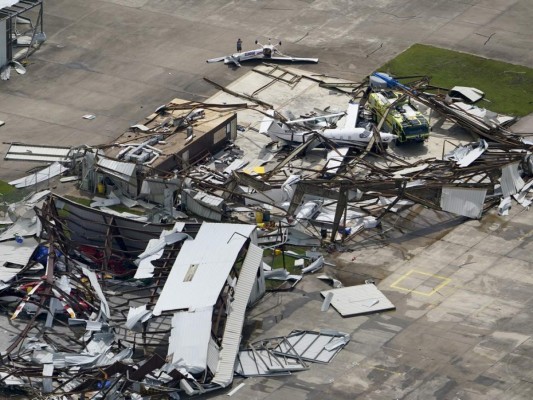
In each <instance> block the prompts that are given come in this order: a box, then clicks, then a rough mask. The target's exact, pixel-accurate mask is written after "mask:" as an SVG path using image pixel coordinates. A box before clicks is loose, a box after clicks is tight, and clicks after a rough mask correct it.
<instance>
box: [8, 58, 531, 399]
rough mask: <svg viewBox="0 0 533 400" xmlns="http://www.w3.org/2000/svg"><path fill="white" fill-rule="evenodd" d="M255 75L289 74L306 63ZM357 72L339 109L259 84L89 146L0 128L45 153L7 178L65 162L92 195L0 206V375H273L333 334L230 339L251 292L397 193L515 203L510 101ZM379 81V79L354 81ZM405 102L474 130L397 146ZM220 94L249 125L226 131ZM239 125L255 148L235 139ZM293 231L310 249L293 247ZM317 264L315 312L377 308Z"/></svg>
mask: <svg viewBox="0 0 533 400" xmlns="http://www.w3.org/2000/svg"><path fill="white" fill-rule="evenodd" d="M258 68H263V69H262V70H261V71H262V72H261V73H262V74H263V75H265V70H264V68H267V67H258ZM268 68H270V67H268ZM281 70H282V69H281V68H278V67H276V69H275V71H276V73H279V72H280V71H281ZM272 71H274V70H272ZM269 73H270V72H269ZM291 73H292V72H291ZM272 74H273V72H272ZM283 74H285V73H283ZM266 75H267V76H268V74H266ZM283 76H285V75H283ZM272 79H273V81H275V82H276V83H278V84H286V85H289V86H290V87H291V88H292V87H293V86H294V85H295V84H298V82H301V81H303V80H304V79H311V78H308V77H307V78H304V77H302V76H300V77H298V79H280V78H279V76H277V75H276V76H274V75H272ZM313 79H314V80H316V78H313ZM262 82H263V81H262ZM369 82H370V84H368V82H367V84H366V85H364V86H361V85H354V86H353V87H354V88H356V90H355V91H354V92H350V93H349V95H350V99H349V101H346V102H345V103H346V112H342V111H341V112H337V111H335V110H321V111H317V110H314V111H313V112H312V113H309V114H307V115H301V118H300V117H294V116H293V115H291V114H288V113H286V112H285V113H282V112H281V111H286V110H280V106H279V105H272V104H268V103H266V102H265V101H263V100H260V99H258V98H256V97H254V96H255V95H256V94H258V93H260V92H261V91H262V90H266V89H267V88H269V87H270V86H271V85H265V86H263V87H260V88H258V89H257V90H256V91H255V92H253V93H254V95H252V96H250V95H244V94H239V93H237V92H236V91H235V90H229V89H225V88H222V89H224V91H225V92H226V93H225V94H227V95H230V96H232V98H241V99H244V101H245V102H244V103H238V102H233V104H229V103H228V102H226V101H219V102H214V101H212V102H206V103H200V102H187V101H184V100H179V99H174V100H173V101H172V102H170V103H168V104H166V105H164V106H161V107H159V108H158V109H157V110H156V111H155V112H154V113H153V114H152V115H150V116H148V117H147V118H146V120H145V121H144V122H143V123H141V124H137V125H134V126H132V127H131V128H130V129H129V130H128V132H126V133H124V135H122V136H121V137H120V138H119V139H118V140H117V141H116V142H115V143H112V144H106V145H102V146H97V147H94V148H90V147H87V146H81V147H78V148H61V147H49V146H36V145H31V146H30V145H24V144H12V145H11V147H10V149H9V151H8V154H7V156H6V158H8V159H13V160H22V159H23V160H34V161H40V162H47V163H49V164H50V165H49V166H48V167H47V168H45V169H43V170H41V171H39V172H36V173H34V174H31V175H29V176H27V177H25V178H21V179H18V180H15V181H12V182H10V183H11V184H12V185H13V186H15V187H17V188H27V187H34V188H39V187H40V186H42V185H43V184H46V183H47V182H48V181H49V180H50V179H51V178H53V177H56V176H59V175H62V174H64V173H68V174H69V175H68V176H66V177H63V178H62V179H63V181H65V182H66V181H71V180H76V181H78V182H79V188H80V189H81V190H82V191H86V192H90V193H91V194H93V195H95V194H96V195H97V196H93V197H92V201H91V204H90V207H87V206H83V205H81V204H78V203H76V202H74V201H71V200H69V199H67V198H65V197H60V196H58V195H57V194H52V193H50V192H49V191H44V192H39V193H37V194H34V195H32V196H31V197H28V198H26V199H24V200H23V201H22V202H20V203H17V204H14V205H12V206H11V207H10V209H9V213H8V214H9V217H10V221H7V225H9V226H8V227H7V229H6V230H4V232H2V234H1V235H0V248H1V251H0V253H2V255H1V257H3V258H2V261H3V263H2V264H1V265H0V280H1V286H0V301H2V304H4V307H5V309H6V310H7V312H8V313H9V314H10V315H11V327H10V329H11V328H13V329H15V330H16V331H15V333H16V334H15V338H14V341H13V342H12V343H10V344H9V346H8V348H7V350H6V351H5V352H3V353H2V360H3V364H2V367H1V368H0V384H3V385H4V386H9V387H11V388H20V389H22V390H24V391H26V392H28V393H31V394H34V395H41V394H46V395H67V394H68V395H70V394H73V393H85V394H87V393H92V394H93V395H94V397H93V398H110V399H113V398H117V399H119V398H124V397H125V396H141V395H142V396H150V395H160V394H166V395H168V396H170V397H173V398H178V396H179V394H187V395H196V394H202V393H206V392H210V391H212V390H217V389H221V388H226V387H228V386H229V385H231V383H232V381H233V377H234V374H235V373H236V374H237V375H240V376H258V375H272V376H277V375H280V374H287V373H291V372H295V371H300V370H305V369H306V368H308V363H310V362H311V363H313V362H319V363H320V362H321V363H327V362H329V361H330V360H331V359H332V358H333V357H334V356H335V354H337V352H338V351H339V350H340V349H342V348H343V347H344V346H345V345H346V344H347V343H348V341H349V340H350V338H349V336H348V335H346V334H344V333H342V332H336V331H319V332H317V331H294V332H291V333H289V334H288V335H287V336H284V337H275V338H266V339H262V340H259V341H255V342H252V343H251V344H249V345H248V346H245V348H241V333H242V328H243V324H244V320H245V312H246V308H247V307H248V306H250V305H253V304H255V303H256V302H257V301H258V300H259V299H260V298H261V296H262V295H263V294H264V293H265V292H266V291H267V290H291V289H292V288H293V287H294V286H295V285H296V284H298V282H300V281H301V280H302V277H303V276H304V275H305V274H310V273H314V272H316V271H319V270H320V269H322V268H323V266H324V265H327V264H328V263H329V261H327V260H326V258H325V257H326V255H325V254H324V253H325V252H326V251H328V252H329V251H335V250H336V249H337V248H338V247H337V246H338V245H340V244H343V243H346V242H348V241H349V240H351V239H353V238H354V237H356V236H359V235H363V234H365V232H367V233H368V232H371V231H372V230H374V231H375V232H378V233H380V234H381V233H383V222H384V221H386V218H388V217H391V216H393V217H394V218H397V219H398V218H402V216H403V215H404V214H402V213H404V210H408V209H409V208H410V207H412V206H414V205H418V206H421V207H425V208H430V209H433V210H437V211H442V212H448V213H451V214H453V215H459V216H462V217H466V218H474V219H477V218H481V217H482V215H483V214H484V213H485V212H487V210H489V209H490V208H492V207H495V206H498V211H499V213H500V214H501V215H506V214H507V213H508V211H509V208H510V207H511V205H512V201H513V200H512V199H514V200H515V201H516V202H517V203H518V204H520V205H521V206H522V207H525V208H528V207H529V206H530V204H531V201H532V199H531V187H532V185H533V157H532V154H531V151H532V144H531V142H529V141H528V139H527V137H525V136H523V135H517V134H514V133H512V132H510V131H509V130H508V129H507V128H506V126H507V125H506V124H507V123H509V122H510V120H509V118H504V117H502V116H498V115H496V114H493V113H490V112H487V111H486V110H481V109H479V108H477V107H476V106H474V105H473V104H471V103H472V102H473V101H475V99H476V98H478V97H479V96H481V94H480V93H479V91H475V90H467V89H469V88H461V87H456V88H454V90H451V91H450V92H449V96H448V98H446V97H445V96H444V95H441V94H432V93H430V91H429V90H430V86H429V84H428V83H429V81H428V80H427V79H424V78H423V79H421V80H419V81H416V82H414V83H411V84H409V85H406V84H401V83H400V82H398V81H397V80H395V79H393V78H391V77H390V76H387V75H384V74H376V75H375V76H374V77H373V78H371V79H370V80H369ZM321 84H322V85H323V86H327V87H329V88H333V87H335V85H336V84H335V83H332V82H321ZM337 85H338V86H339V87H342V88H346V87H348V86H347V85H348V83H346V82H344V83H342V85H341V84H337ZM383 90H385V91H391V92H395V93H392V94H390V93H389V94H386V95H385V94H382V95H381V96H375V98H374V99H372V98H371V97H370V96H371V94H372V93H374V94H376V93H378V94H379V93H381V92H380V91H383ZM343 93H346V92H345V91H344V90H343ZM406 96H408V97H409V98H410V99H412V103H411V102H410V101H405V97H406ZM387 99H388V100H387ZM386 100H387V101H386ZM389 100H390V101H389ZM367 102H368V103H369V104H368V105H367V104H366V103H367ZM386 102H388V103H387V104H388V105H387V106H386V108H385V109H380V108H379V107H382V106H383V104H385V103H386ZM378 103H379V104H378ZM422 106H425V107H427V108H428V111H431V110H433V111H434V112H437V113H439V115H440V116H442V117H443V118H446V119H448V120H451V121H453V122H454V123H456V124H459V125H460V126H461V127H463V128H464V129H465V130H466V131H467V132H469V133H471V134H472V140H471V142H470V143H463V144H458V145H456V146H455V148H454V149H453V150H452V151H448V152H445V151H444V148H443V154H442V157H439V158H437V157H424V158H422V157H418V158H416V159H415V160H412V159H409V158H407V157H405V156H402V155H401V154H400V153H398V152H397V145H394V142H397V143H399V142H404V141H405V142H409V141H413V142H415V141H422V142H423V141H424V140H425V139H424V138H426V136H424V135H426V134H427V136H429V140H432V136H431V135H430V134H429V122H427V128H428V131H427V132H426V131H425V129H426V122H425V121H429V120H426V119H425V117H424V116H423V113H422V111H418V108H417V107H420V109H422ZM393 109H394V110H395V111H392V110H393ZM380 110H381V111H380ZM237 112H239V113H241V114H242V113H248V114H253V115H254V116H255V117H254V118H255V120H256V124H255V125H253V124H248V125H247V126H246V127H245V128H244V131H243V129H242V126H244V125H237ZM390 112H393V114H392V117H390V118H389V117H388V115H389V113H390ZM241 114H239V118H240V115H241ZM258 116H259V117H258ZM245 118H246V116H245V117H243V120H244V119H245ZM258 118H259V119H260V120H258ZM400 120H401V121H400ZM415 120H416V121H415ZM394 121H400V123H398V124H397V126H396V128H393V127H389V128H387V124H390V123H393V122H394ZM257 122H258V124H257ZM256 126H259V128H257V129H256ZM411 128H412V129H411ZM395 129H396V130H395ZM422 130H424V131H423V132H422ZM243 132H244V133H243ZM415 132H418V133H416V134H415ZM243 138H245V139H246V140H250V139H252V141H253V142H254V144H260V146H258V147H260V153H259V154H250V153H248V152H246V151H245V150H243V148H244V147H245V146H244V144H243V143H242V140H243ZM261 141H263V142H261ZM262 143H264V145H261V144H262ZM413 145H414V146H417V144H413ZM418 146H423V145H422V144H420V143H419V144H418ZM405 147H407V146H405ZM402 148H404V147H403V146H402ZM125 207H126V208H127V209H128V210H129V211H126V212H124V208H125ZM192 218H199V219H201V220H202V221H216V222H217V223H213V222H198V221H197V220H193V219H192ZM290 245H292V246H296V247H302V246H305V247H308V248H309V247H312V248H314V249H313V250H312V251H307V252H305V255H303V254H300V253H298V254H297V253H292V252H291V251H290V250H289V249H288V246H290ZM206 249H209V251H206ZM265 249H266V250H268V251H271V252H273V254H276V252H280V253H281V254H282V257H283V260H285V258H284V257H285V255H290V256H291V257H293V258H294V259H296V261H295V262H294V269H292V270H290V271H289V269H288V268H273V267H271V266H268V265H267V264H266V263H265V262H264V261H263V250H265ZM317 249H319V251H317ZM272 265H273V266H274V264H272ZM318 278H319V279H324V280H326V281H330V282H331V284H332V286H333V287H334V288H333V289H331V290H329V291H323V292H322V295H323V296H324V298H325V300H324V303H323V304H322V310H323V311H326V310H327V309H328V308H329V306H330V305H331V306H333V307H334V308H335V309H336V310H337V311H338V312H339V314H340V315H342V316H343V317H348V316H353V315H360V314H364V313H369V312H379V311H386V310H391V309H393V308H394V306H393V305H392V304H391V303H390V302H389V301H388V300H387V299H386V298H385V297H384V296H383V295H382V293H381V292H379V290H378V289H377V288H376V287H375V286H374V285H372V284H367V285H359V286H356V287H347V288H344V287H342V283H341V282H340V281H338V280H337V279H335V278H333V277H330V276H328V275H323V276H319V277H318ZM265 280H268V281H270V283H271V282H272V281H277V283H276V285H277V286H275V287H274V284H267V282H265ZM280 281H281V284H280V283H279V282H280ZM269 285H270V287H269ZM23 320H24V321H23ZM191 327H192V328H191Z"/></svg>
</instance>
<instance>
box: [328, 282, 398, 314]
mask: <svg viewBox="0 0 533 400" xmlns="http://www.w3.org/2000/svg"><path fill="white" fill-rule="evenodd" d="M330 292H332V293H333V299H331V305H332V306H333V307H335V309H336V310H337V311H338V312H339V314H340V315H342V316H343V317H350V316H353V315H359V314H368V313H373V312H379V311H387V310H394V309H395V308H396V307H394V304H392V303H391V302H390V301H389V299H387V297H385V295H384V294H383V293H381V291H380V290H379V289H378V288H377V287H376V286H375V285H373V284H367V285H356V286H349V287H345V288H339V289H331V290H325V291H323V292H320V294H321V295H322V296H324V297H326V296H327V295H328V293H330Z"/></svg>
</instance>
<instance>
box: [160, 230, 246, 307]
mask: <svg viewBox="0 0 533 400" xmlns="http://www.w3.org/2000/svg"><path fill="white" fill-rule="evenodd" d="M254 229H255V226H253V225H244V224H216V223H204V224H203V225H202V227H201V228H200V231H199V232H198V234H197V235H196V238H195V239H194V240H188V241H186V242H185V243H183V247H182V248H181V250H180V252H179V253H178V256H177V258H176V261H175V262H174V265H173V266H172V269H171V271H170V275H169V277H168V279H167V281H166V283H165V286H164V287H163V290H162V292H161V295H160V296H159V300H158V301H157V304H156V306H155V308H154V315H156V316H157V315H160V314H161V313H162V312H164V311H172V310H186V309H196V308H202V307H208V306H212V305H214V304H215V302H216V300H217V298H218V295H219V293H220V290H221V289H222V287H223V286H224V283H225V282H226V278H227V277H228V274H229V272H230V271H231V268H232V267H233V264H234V263H235V260H236V258H237V256H238V254H239V252H240V250H241V248H242V246H243V245H244V243H245V242H246V240H247V239H248V237H249V236H250V234H251V233H252V232H253V230H254ZM206 249H209V251H206ZM194 264H198V268H197V270H196V273H195V274H194V277H193V278H192V279H191V280H190V281H188V282H184V278H185V276H186V274H187V272H188V270H189V267H190V266H191V265H194ZM243 269H244V266H243ZM241 273H242V272H241ZM176 293H179V294H180V295H179V296H176Z"/></svg>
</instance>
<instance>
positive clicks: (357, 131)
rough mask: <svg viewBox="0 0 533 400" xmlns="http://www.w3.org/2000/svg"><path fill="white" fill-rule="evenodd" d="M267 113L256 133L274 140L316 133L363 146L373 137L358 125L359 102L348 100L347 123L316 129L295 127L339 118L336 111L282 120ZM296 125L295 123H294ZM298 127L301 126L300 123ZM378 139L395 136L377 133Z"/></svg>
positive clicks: (288, 140) (289, 140) (303, 139)
mask: <svg viewBox="0 0 533 400" xmlns="http://www.w3.org/2000/svg"><path fill="white" fill-rule="evenodd" d="M267 114H268V115H269V116H265V117H264V118H263V121H262V122H261V125H260V127H259V133H262V134H263V135H266V136H269V137H270V138H271V139H272V140H273V141H274V142H282V143H298V144H299V143H305V142H307V141H308V139H309V138H310V137H312V136H313V134H315V133H319V134H320V135H321V136H322V137H324V138H326V139H328V140H330V141H332V142H334V143H335V144H336V145H339V146H355V147H366V146H367V145H368V142H369V141H370V139H371V138H372V131H371V130H369V129H368V127H357V119H358V115H359V104H356V103H350V104H348V109H347V111H346V113H345V116H346V122H345V124H344V127H342V128H339V127H336V128H328V127H320V126H319V127H318V129H309V128H307V127H306V126H304V127H298V125H300V124H302V123H306V122H309V121H313V122H314V121H316V120H317V119H320V120H322V121H328V119H330V118H331V119H335V118H337V119H338V116H339V114H338V113H337V114H327V115H320V116H319V117H312V118H304V119H298V120H292V121H286V122H281V121H278V120H276V119H274V118H273V117H274V110H269V111H267ZM296 124H298V125H296ZM300 126H301V125H300ZM379 134H380V136H381V141H382V142H383V144H384V145H388V144H389V143H391V142H392V141H393V139H394V138H396V136H395V135H393V134H390V133H387V132H380V133H379Z"/></svg>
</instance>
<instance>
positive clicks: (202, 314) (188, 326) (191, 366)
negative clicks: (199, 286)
mask: <svg viewBox="0 0 533 400" xmlns="http://www.w3.org/2000/svg"><path fill="white" fill-rule="evenodd" d="M212 315H213V307H206V308H203V309H201V310H196V311H194V312H188V311H180V312H177V313H175V314H174V316H173V317H172V330H171V331H170V338H169V343H168V358H169V359H172V363H175V362H178V361H179V360H182V361H181V362H180V365H181V364H184V365H183V366H184V367H185V368H186V369H187V371H188V372H190V373H193V374H196V373H200V372H202V371H204V370H205V369H206V366H207V349H208V347H209V339H210V338H211V317H212Z"/></svg>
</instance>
